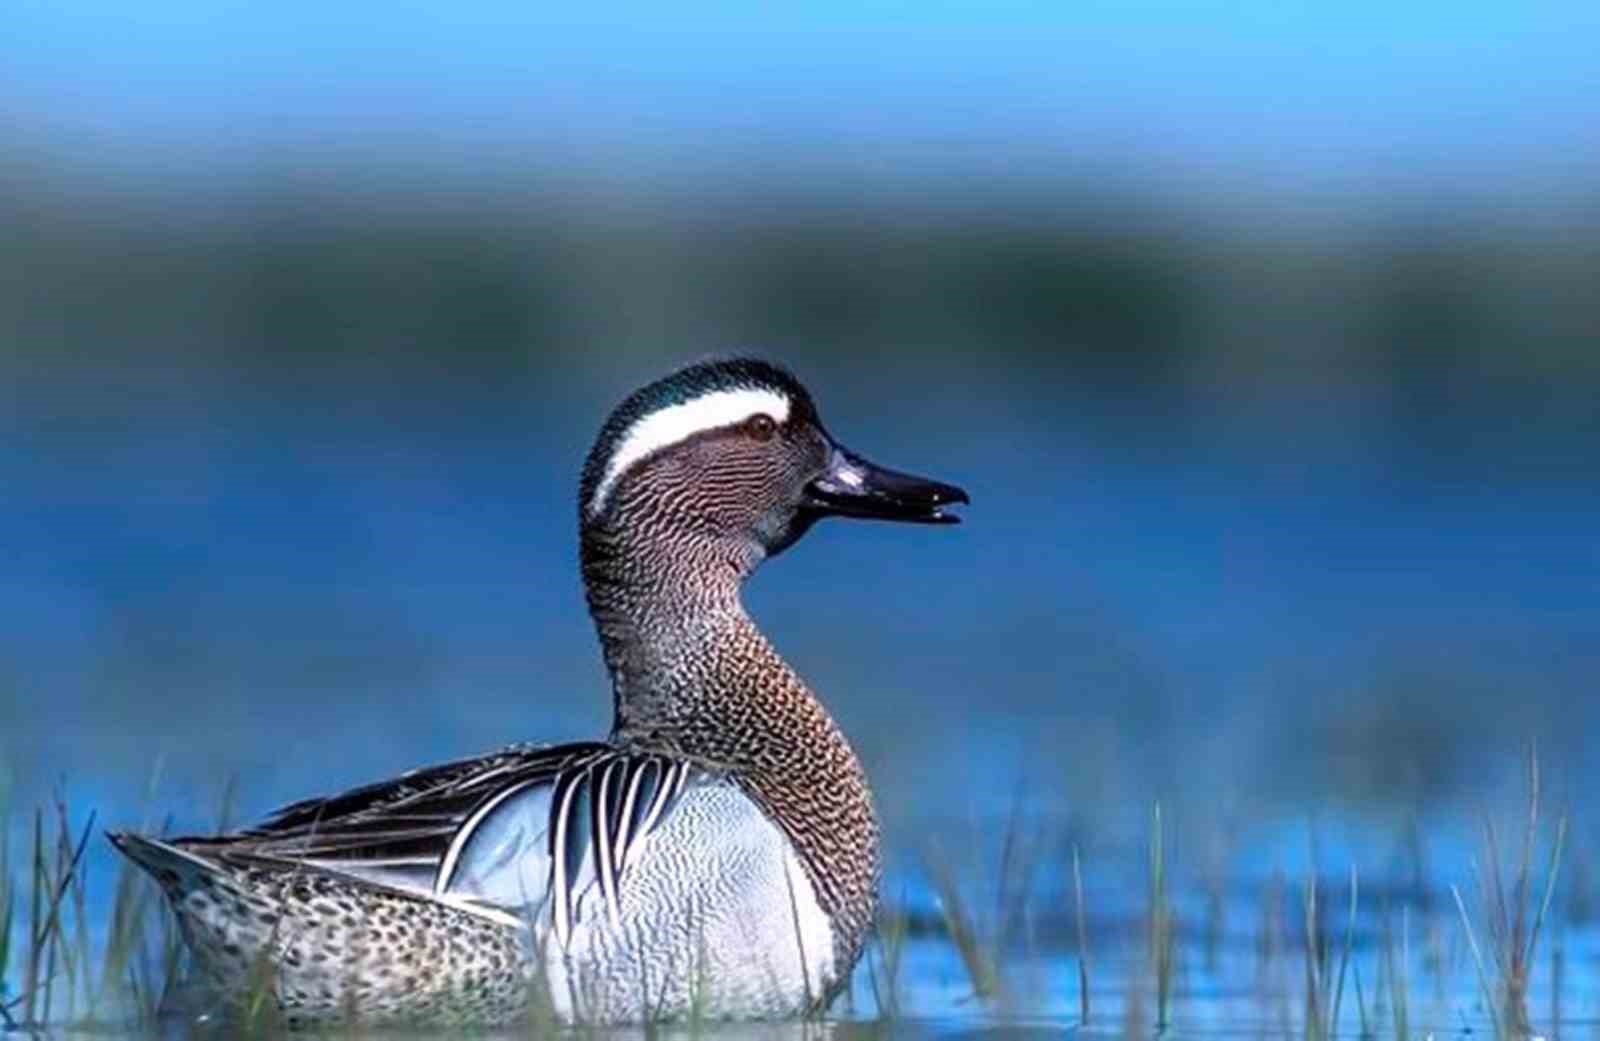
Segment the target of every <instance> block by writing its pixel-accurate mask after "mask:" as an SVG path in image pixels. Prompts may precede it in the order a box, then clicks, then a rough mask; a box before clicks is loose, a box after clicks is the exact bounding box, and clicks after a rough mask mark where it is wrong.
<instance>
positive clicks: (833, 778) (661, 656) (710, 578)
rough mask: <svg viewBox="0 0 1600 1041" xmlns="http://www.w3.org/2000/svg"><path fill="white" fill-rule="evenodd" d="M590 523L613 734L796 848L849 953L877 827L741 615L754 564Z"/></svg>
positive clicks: (834, 739)
mask: <svg viewBox="0 0 1600 1041" xmlns="http://www.w3.org/2000/svg"><path fill="white" fill-rule="evenodd" d="M759 561H760V558H759V556H751V555H750V551H748V550H741V549H740V548H737V547H735V548H731V549H730V548H727V547H722V546H719V545H717V544H713V543H709V542H708V543H705V544H699V545H688V546H685V545H682V544H679V545H674V546H673V547H672V551H671V553H670V555H669V554H667V553H665V552H663V551H661V550H659V549H653V548H651V547H649V546H643V545H638V544H630V540H629V539H627V538H626V536H623V535H618V534H614V533H609V532H600V531H588V532H585V535H584V540H583V573H584V585H585V589H586V590H587V593H588V597H589V607H590V611H591V612H592V613H593V615H594V619H595V625H596V628H597V629H598V630H599V634H600V645H601V648H602V650H603V651H604V653H605V659H606V666H607V667H608V668H609V669H610V670H611V676H612V685H613V690H614V693H615V698H616V717H615V722H614V724H613V732H612V739H613V740H614V741H616V742H618V743H622V744H628V745H632V746H635V747H639V748H646V749H651V750H655V751H661V752H667V753H671V754H675V755H679V756H683V757H685V758H688V759H692V760H696V761H698V762H701V763H702V764H704V765H706V766H707V767H709V768H712V769H715V770H720V771H723V772H725V773H726V774H727V775H728V776H729V777H730V779H732V780H733V781H734V782H735V783H737V784H739V785H740V786H741V787H742V788H743V789H744V790H745V791H746V792H747V793H748V794H749V795H750V796H751V797H752V798H754V799H755V800H756V801H757V802H758V803H760V804H761V806H762V807H763V808H764V809H765V810H766V811H767V813H768V814H769V815H770V816H771V817H772V818H773V820H775V821H776V822H777V823H778V825H779V826H780V827H782V828H783V830H784V831H785V832H786V833H787V834H788V836H789V838H790V840H791V841H792V842H793V843H794V846H795V849H796V852H797V853H798V854H799V856H800V858H801V860H802V861H803V862H804V863H805V864H806V866H807V870H808V874H809V875H810V876H811V879H812V882H813V884H814V885H815V887H816V889H817V895H818V898H819V902H820V903H821V904H822V906H823V908H824V909H825V910H827V911H828V912H829V913H830V914H831V915H832V916H833V918H834V922H835V926H836V932H838V933H839V934H840V935H839V939H840V940H841V941H842V943H841V946H842V947H843V948H844V949H846V950H850V951H851V952H852V953H853V952H854V951H855V950H857V949H859V946H860V941H861V940H862V939H863V938H864V937H865V935H866V932H867V930H868V929H869V928H870V925H871V922H872V916H873V913H874V909H875V906H876V897H877V882H878V873H879V852H878V822H877V816H876V814H875V813H874V811H873V806H872V795H871V792H870V790H869V789H868V787H867V780H866V775H865V773H864V772H863V771H862V768H861V763H860V760H858V759H857V758H856V755H855V752H854V750H853V749H851V747H850V744H849V742H848V741H847V740H846V739H845V736H844V734H843V733H842V732H841V731H840V730H839V727H838V725H837V724H836V723H834V721H833V718H832V717H831V716H830V715H829V714H828V711H827V709H825V708H824V707H823V705H822V703H821V702H820V701H818V700H817V697H816V695H815V694H813V693H812V692H811V689H810V688H809V687H807V686H806V684H805V682H804V681H803V680H801V679H800V677H799V676H798V675H796V673H795V672H794V670H793V669H791V668H790V667H789V665H788V663H787V662H785V661H784V660H783V658H782V657H780V656H779V654H778V652H777V651H776V650H775V649H774V648H773V647H772V645H771V644H770V643H769V642H768V641H767V639H766V637H765V636H763V635H762V634H761V631H760V630H759V629H758V628H757V627H756V624H755V622H754V621H753V620H752V619H751V618H750V616H749V615H748V614H747V613H746V612H745V609H744V605H743V604H742V602H741V601H740V596H739V591H740V587H741V585H742V583H743V581H744V579H745V577H746V576H748V575H749V573H750V572H751V571H752V570H753V569H754V568H755V566H756V564H757V563H759Z"/></svg>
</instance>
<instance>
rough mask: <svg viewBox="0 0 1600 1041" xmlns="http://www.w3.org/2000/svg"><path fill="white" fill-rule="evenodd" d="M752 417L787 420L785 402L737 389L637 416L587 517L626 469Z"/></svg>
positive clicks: (781, 396)
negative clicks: (709, 432)
mask: <svg viewBox="0 0 1600 1041" xmlns="http://www.w3.org/2000/svg"><path fill="white" fill-rule="evenodd" d="M757 412H765V413H766V414H767V415H769V416H771V417H772V418H773V419H774V420H776V421H777V422H779V423H782V422H784V421H785V420H787V419H788V418H789V398H788V395H786V394H781V393H779V392H778V391H775V390H764V389H760V388H753V387H743V388H739V389H735V390H714V391H712V392H710V393H709V394H702V395H700V396H699V397H698V398H695V399H693V400H691V401H685V402H683V403H682V404H681V405H668V406H667V407H666V408H661V409H657V410H656V411H654V412H652V413H650V414H649V415H647V416H641V417H640V418H639V419H637V420H635V421H634V424H633V426H631V427H629V428H628V431H627V433H625V434H623V435H622V437H621V438H619V439H618V440H617V447H616V450H615V451H614V452H612V453H611V458H610V459H608V460H606V470H605V473H604V474H603V475H602V476H601V478H600V483H599V484H597V485H596V486H595V489H594V498H592V499H590V500H589V512H590V513H591V514H597V513H599V512H600V511H601V510H602V509H604V508H605V505H606V497H607V496H609V495H610V494H611V489H612V488H613V487H614V486H615V485H616V483H617V478H619V477H621V476H622V475H623V473H624V472H626V471H627V469H628V467H630V466H632V465H633V464H634V463H637V462H638V461H639V460H641V459H643V458H645V457H646V456H650V455H654V454H655V453H656V452H659V451H661V449H663V448H666V447H667V446H668V445H675V444H677V443H678V442H680V441H685V440H687V439H689V438H691V437H693V436H694V435H695V434H698V433H701V432H702V431H705V430H715V429H717V428H718V427H726V426H732V425H734V424H735V423H742V422H744V421H745V420H747V419H749V418H750V417H751V416H753V415H755V414H756V413H757Z"/></svg>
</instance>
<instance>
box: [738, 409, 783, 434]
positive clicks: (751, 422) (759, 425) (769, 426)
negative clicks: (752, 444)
mask: <svg viewBox="0 0 1600 1041" xmlns="http://www.w3.org/2000/svg"><path fill="white" fill-rule="evenodd" d="M744 432H745V433H747V434H749V435H750V436H751V437H753V438H755V439H756V440H757V441H770V440H772V435H773V434H776V433H777V432H778V422H777V420H775V419H773V418H772V417H771V416H769V415H767V414H766V413H765V412H757V413H756V414H755V415H753V416H751V417H750V418H749V419H747V420H745V421H744Z"/></svg>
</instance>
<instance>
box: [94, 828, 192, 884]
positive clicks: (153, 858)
mask: <svg viewBox="0 0 1600 1041" xmlns="http://www.w3.org/2000/svg"><path fill="white" fill-rule="evenodd" d="M106 838H108V839H110V840H111V844H112V845H113V846H115V847H117V851H118V852H120V853H121V854H122V855H123V856H125V857H127V858H128V859H129V860H131V861H133V862H134V863H135V864H137V865H139V866H140V867H141V868H143V869H144V870H145V871H147V872H149V874H150V876H151V877H152V878H154V879H155V880H156V881H157V882H159V883H161V888H163V889H165V890H166V891H167V892H168V893H186V892H188V891H190V890H192V889H197V888H199V887H200V886H201V885H202V884H203V883H204V882H205V880H206V879H208V878H213V877H215V876H216V874H217V865H216V864H215V863H214V862H212V861H209V860H207V859H205V858H204V857H201V856H198V855H196V854H194V853H191V852H189V851H188V850H186V849H183V848H182V847H180V846H176V845H174V844H173V843H170V842H163V841H161V840H160V839H152V838H149V837H147V836H144V835H135V834H134V833H133V832H131V831H108V832H106Z"/></svg>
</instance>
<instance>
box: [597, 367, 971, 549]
mask: <svg viewBox="0 0 1600 1041" xmlns="http://www.w3.org/2000/svg"><path fill="white" fill-rule="evenodd" d="M966 501H967V494H966V492H964V491H962V490H961V489H960V488H957V487H955V486H954V485H950V484H944V483H941V482H939V481H933V480H929V479H927V478H923V477H913V476H911V475H909V474H903V473H897V472H895V471H893V470H888V469H885V468H883V467H880V466H876V465H874V464H872V463H869V462H867V461H866V460H865V459H862V458H861V457H860V456H858V455H856V454H854V453H853V452H851V451H849V450H848V449H846V448H844V447H843V446H842V445H840V444H839V443H838V442H837V441H835V440H834V439H833V437H832V436H831V435H830V434H829V433H828V431H827V429H826V428H825V427H824V426H823V425H822V420H821V418H820V417H819V416H818V414H817V408H816V405H815V404H814V403H813V401H812V399H811V395H810V394H809V393H808V392H807V391H806V389H805V387H803V386H802V385H801V384H800V382H799V381H798V380H797V379H795V378H794V376H792V375H791V374H790V373H788V372H787V371H785V370H784V369H781V368H779V367H777V366H776V365H772V364H770V363H768V362H764V361H759V360H756V359H751V358H735V359H730V360H723V361H709V362H701V363H699V364H696V365H691V366H689V367H688V368H685V369H680V370H679V371H677V372H675V373H673V374H672V375H670V376H667V377H665V378H664V379H661V380H658V381H656V382H655V383H652V384H650V385H648V386H646V387H643V388H641V389H639V390H637V391H635V392H634V393H633V394H631V395H629V397H628V398H627V400H625V401H624V402H623V403H622V404H621V405H619V406H618V407H617V409H616V410H615V411H614V412H612V413H611V416H610V418H609V419H607V420H606V423H605V426H604V427H603V428H602V429H601V431H600V436H599V438H598V439H597V440H596V441H595V445H594V448H593V449H592V450H591V451H590V452H589V458H588V461H587V462H586V463H585V464H584V468H583V480H582V484H581V487H580V505H579V511H580V515H581V525H582V528H583V530H584V534H585V537H586V539H587V538H588V537H589V536H591V535H593V534H598V533H611V534H625V533H628V532H630V531H638V532H642V533H645V534H646V535H650V536H655V535H659V536H660V537H661V538H663V539H673V538H682V537H695V538H698V539H710V540H714V541H716V542H719V543H724V544H731V545H739V546H743V547H745V548H747V549H748V550H750V551H753V553H752V559H753V560H759V559H760V558H761V557H762V556H772V555H773V554H776V553H779V552H781V551H782V550H784V549H786V548H788V547H789V546H791V545H793V544H794V542H795V540H796V539H798V538H799V537H800V536H801V535H803V534H805V532H806V531H807V530H808V529H809V528H810V527H811V525H812V524H814V523H815V522H816V521H817V520H819V519H820V518H822V517H828V516H840V517H862V518H871V519H877V520H895V521H909V522H912V523H918V524H954V523H956V522H957V521H958V520H959V519H960V518H959V517H957V516H956V515H955V514H952V513H949V512H947V510H946V507H949V506H950V505H952V504H954V503H964V502H966Z"/></svg>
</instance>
